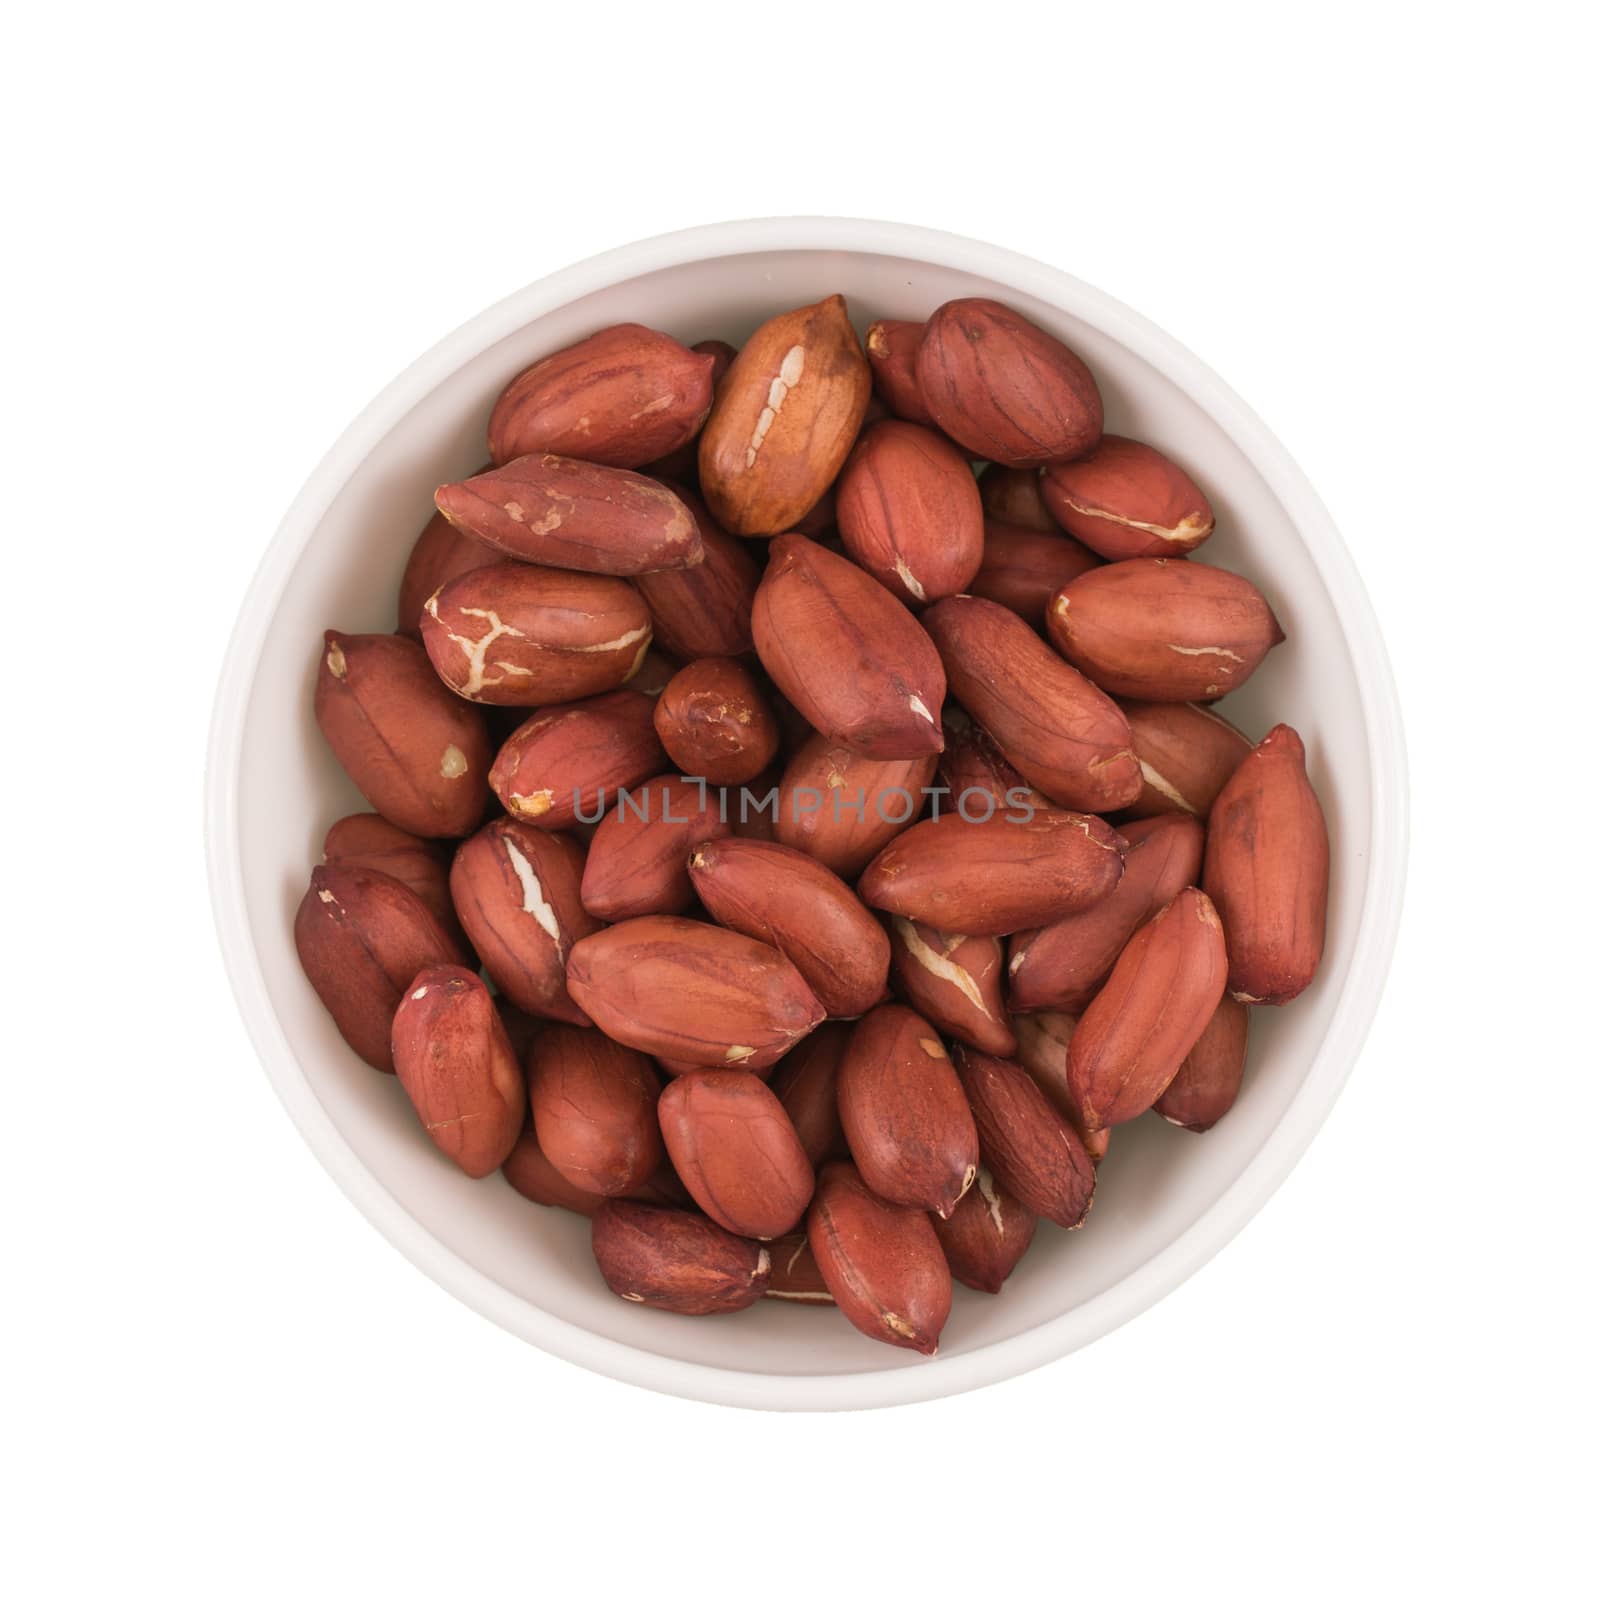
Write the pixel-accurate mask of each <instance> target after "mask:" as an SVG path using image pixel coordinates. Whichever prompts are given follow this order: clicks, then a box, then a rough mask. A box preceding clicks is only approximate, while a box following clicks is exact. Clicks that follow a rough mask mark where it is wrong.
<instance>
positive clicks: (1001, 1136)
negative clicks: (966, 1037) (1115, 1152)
mask: <svg viewBox="0 0 1600 1600" xmlns="http://www.w3.org/2000/svg"><path fill="white" fill-rule="evenodd" d="M956 1071H957V1073H958V1074H959V1075H960V1078H961V1087H962V1088H963V1089H965V1090H966V1092H967V1101H968V1103H969V1104H970V1105H971V1107H972V1120H973V1121H974V1122H975V1123H976V1124H977V1128H978V1147H979V1149H980V1150H981V1151H982V1159H983V1164H984V1165H985V1166H986V1167H988V1168H989V1170H990V1171H991V1172H993V1173H994V1175H995V1177H996V1178H997V1179H998V1180H999V1182H1000V1183H1001V1184H1002V1185H1003V1186H1004V1187H1005V1188H1006V1189H1007V1190H1008V1191H1009V1192H1010V1193H1011V1194H1012V1195H1013V1196H1014V1197H1015V1198H1016V1200H1017V1202H1018V1203H1019V1204H1020V1205H1022V1206H1024V1207H1026V1209H1028V1210H1029V1211H1033V1212H1036V1213H1037V1214H1038V1215H1039V1216H1041V1217H1047V1218H1049V1220H1050V1221H1051V1222H1054V1223H1056V1224H1057V1225H1058V1226H1060V1227H1063V1228H1076V1227H1079V1226H1081V1225H1082V1223H1083V1220H1084V1218H1085V1217H1086V1216H1088V1214H1089V1207H1090V1205H1091V1204H1092V1203H1093V1201H1094V1182H1095V1178H1094V1162H1093V1160H1092V1159H1091V1158H1090V1156H1089V1153H1088V1151H1087V1150H1085V1149H1084V1147H1083V1142H1082V1141H1081V1140H1080V1139H1079V1137H1078V1134H1077V1131H1076V1130H1075V1129H1074V1128H1073V1126H1072V1124H1071V1122H1069V1121H1068V1120H1067V1118H1066V1117H1065V1116H1064V1115H1063V1114H1062V1113H1061V1112H1060V1111H1059V1110H1058V1109H1057V1108H1056V1107H1055V1105H1053V1104H1052V1103H1051V1101H1050V1100H1049V1099H1048V1098H1047V1097H1046V1095H1045V1092H1044V1090H1042V1089H1041V1088H1040V1087H1039V1085H1038V1084H1037V1083H1035V1082H1034V1080H1033V1078H1032V1077H1031V1076H1029V1074H1028V1073H1027V1072H1025V1071H1024V1070H1023V1069H1022V1068H1021V1067H1020V1066H1017V1065H1016V1064H1015V1063H1014V1062H1010V1061H1001V1060H1000V1059H998V1057H995V1056H986V1055H982V1054H980V1053H978V1052H977V1051H971V1050H962V1051H959V1052H958V1053H957V1056H956Z"/></svg>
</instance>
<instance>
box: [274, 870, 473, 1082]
mask: <svg viewBox="0 0 1600 1600" xmlns="http://www.w3.org/2000/svg"><path fill="white" fill-rule="evenodd" d="M294 947H295V951H296V953H297V954H298V955H299V957H300V965H301V967H302V969H303V970H304V972H305V975H306V977H307V978H308V979H309V980H310V983H311V987H312V988H313V989H315V990H316V992H317V998H318V999H319V1000H321V1002H322V1003H323V1005H324V1006H326V1007H327V1009H328V1013H329V1015H330V1016H331V1017H332V1018H333V1020H334V1024H335V1026H336V1027H337V1028H338V1030H339V1032H340V1034H341V1035H342V1036H343V1038H344V1041H345V1043H346V1044H348V1045H349V1046H350V1048H351V1049H352V1050H354V1051H355V1053H356V1054H357V1055H358V1056H360V1057H361V1059H362V1060H363V1061H365V1062H366V1063H367V1065H368V1066H372V1067H376V1068H377V1069H378V1070H379V1071H380V1072H393V1071H394V1049H393V1044H392V1042H391V1039H390V1034H389V1026H390V1023H391V1022H392V1021H393V1019H394V1010H395V1007H396V1006H397V1005H399V1003H400V996H401V995H402V994H403V993H404V992H405V987H406V985H407V984H408V983H410V982H411V980H412V979H413V978H414V977H416V975H417V974H418V973H419V972H420V971H421V970H422V969H423V968H424V967H431V966H438V965H440V964H455V963H462V962H465V961H466V960H467V959H468V956H467V952H466V951H465V949H463V948H462V947H461V946H460V945H459V944H458V942H457V941H456V940H455V939H454V938H452V937H451V935H450V934H449V933H447V932H446V931H445V929H444V928H443V927H442V926H441V925H440V923H439V919H438V918H437V917H435V916H434V914H433V913H432V912H431V911H430V910H429V909H428V908H427V906H425V905H424V904H423V903H422V901H421V900H420V899H418V898H417V896H416V895H415V894H413V893H412V892H411V890H410V889H408V888H407V887H406V886H405V885H404V884H403V883H401V882H400V881H399V880H398V879H396V878H391V877H390V876H389V875H388V874H387V873H383V872H374V871H373V870H372V869H371V868H369V867H349V866H337V865H333V864H329V865H327V866H321V867H317V868H315V869H314V870H313V871H312V874H311V887H310V888H309V889H307V890H306V893H305V898H304V899H303V900H302V901H301V902H300V908H299V910H298V911H297V912H296V913H295V919H294Z"/></svg>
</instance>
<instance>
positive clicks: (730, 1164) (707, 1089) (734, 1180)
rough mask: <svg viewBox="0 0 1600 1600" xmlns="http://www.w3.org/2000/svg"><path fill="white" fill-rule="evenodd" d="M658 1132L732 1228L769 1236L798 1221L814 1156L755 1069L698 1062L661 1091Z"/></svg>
mask: <svg viewBox="0 0 1600 1600" xmlns="http://www.w3.org/2000/svg"><path fill="white" fill-rule="evenodd" d="M658 1110H659V1115H660V1119H661V1135H662V1138H663V1139H664V1140H665V1141H666V1146H667V1154H668V1156H669V1157H670V1158H671V1160H672V1166H673V1170H674V1171H675V1172H676V1173H677V1174H678V1176H679V1177H680V1178H681V1179H682V1180H683V1185H684V1187H685V1188H686V1189H687V1190H688V1191H689V1193H690V1194H691V1195H692V1196H693V1197H694V1202H695V1204H696V1205H698V1206H699V1207H700V1209H701V1210H702V1211H704V1212H705V1214H706V1215H707V1216H708V1217H710V1218H711V1220H712V1221H713V1222H715V1223H718V1224H719V1225H720V1226H722V1227H724V1228H726V1229H727V1230H728V1232H729V1233H738V1234H743V1235H745V1236H746V1237H747V1238H752V1239H774V1238H776V1237H777V1236H778V1235H779V1234H784V1233H790V1232H792V1231H793V1230H794V1229H795V1228H797V1227H798V1226H799V1225H800V1220H801V1218H802V1217H804V1216H805V1213H806V1207H807V1206H808V1205H810V1204H811V1195H812V1191H813V1189H814V1187H815V1180H814V1178H813V1176H812V1171H811V1162H810V1161H809V1160H808V1159H807V1157H806V1152H805V1149H804V1147H803V1146H802V1145H801V1143H800V1138H799V1135H798V1134H797V1133H796V1132H795V1130H794V1125H793V1123H791V1122H790V1121H789V1117H788V1114H787V1113H786V1112H785V1111H784V1109H783V1106H782V1105H781V1104H780V1103H779V1101H778V1097H777V1096H776V1095H775V1094H773V1092H772V1091H771V1090H770V1089H769V1088H768V1087H767V1086H766V1084H764V1083H763V1082H762V1081H761V1080H760V1078H758V1077H757V1076H756V1075H755V1073H753V1072H741V1071H738V1070H737V1069H732V1068H728V1067H701V1068H699V1069H698V1070H696V1071H694V1072H689V1073H685V1074H684V1076H683V1077H681V1078H674V1079H673V1080H672V1082H671V1083H669V1084H668V1085H667V1087H666V1088H665V1089H664V1090H663V1091H662V1093H661V1102H660V1106H659V1108H658Z"/></svg>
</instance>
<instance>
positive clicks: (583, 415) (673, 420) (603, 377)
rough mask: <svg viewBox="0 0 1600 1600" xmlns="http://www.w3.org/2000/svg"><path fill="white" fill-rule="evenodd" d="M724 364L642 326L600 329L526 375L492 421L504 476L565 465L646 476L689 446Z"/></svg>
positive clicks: (505, 394) (494, 449) (510, 388)
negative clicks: (543, 458) (514, 466)
mask: <svg viewBox="0 0 1600 1600" xmlns="http://www.w3.org/2000/svg"><path fill="white" fill-rule="evenodd" d="M716 370H717V358H716V356H715V355H714V354H712V353H710V352H703V351H700V350H689V349H686V348H685V347H684V346H683V345H681V344H679V343H678V341H677V340H676V339H674V338H671V337H670V336H669V335H667V334H664V333H658V332H657V331H656V330H655V329H654V328H646V327H643V326H641V325H640V324H639V323H637V322H621V323H617V324H616V325H615V326H614V327H610V328H602V329H601V330H600V332H599V333H595V334H591V335H590V336H589V337H588V338H587V339H582V340H580V341H579V342H578V343H577V344H573V345H568V346H567V347H566V348H565V349H563V350H557V351H556V352H555V353H554V354H553V355H548V356H546V357H544V359H543V360H541V361H536V362H534V364H533V365H532V366H531V367H527V368H525V369H524V370H523V371H522V372H519V373H518V374H517V376H516V377H514V378H513V379H512V380H511V382H510V383H508V384H507V385H506V387H505V389H504V390H503V391H502V393H501V395H500V398H499V399H498V400H496V401H495V404H494V410H493V411H492V412H491V413H490V416H489V454H490V455H491V456H492V457H493V459H494V461H495V464H496V465H497V466H504V465H505V464H506V463H507V462H508V461H511V460H513V459H515V458H516V457H518V456H527V455H536V454H538V455H543V454H553V455H563V456H574V457H577V458H578V459H580V460H583V461H594V462H598V463H599V464H600V465H602V466H607V467H642V466H645V465H647V464H648V463H650V462H652V461H659V460H660V459H661V458H662V457H663V456H668V455H671V454H672V452H673V451H674V450H678V449H681V448H682V447H683V446H685V445H687V444H688V443H689V442H690V441H691V440H693V438H694V437H695V435H696V434H697V433H698V432H699V431H700V427H701V424H702V423H703V422H704V421H705V419H706V416H707V413H709V411H710V410H711V393H712V383H713V380H714V377H715V373H716Z"/></svg>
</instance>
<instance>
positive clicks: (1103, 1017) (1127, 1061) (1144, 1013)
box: [1067, 889, 1228, 1128]
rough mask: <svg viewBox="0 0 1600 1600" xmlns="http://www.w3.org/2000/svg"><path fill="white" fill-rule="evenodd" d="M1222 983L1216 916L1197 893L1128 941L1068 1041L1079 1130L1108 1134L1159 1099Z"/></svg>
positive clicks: (1222, 948)
mask: <svg viewBox="0 0 1600 1600" xmlns="http://www.w3.org/2000/svg"><path fill="white" fill-rule="evenodd" d="M1227 976H1228V952H1227V948H1226V945H1225V943H1224V941H1223V936H1222V923H1221V921H1220V919H1219V918H1218V916H1217V913H1216V908H1215V907H1214V906H1213V905H1212V903H1211V901H1210V900H1209V899H1208V898H1207V897H1206V896H1205V895H1204V894H1203V893H1202V892H1201V891H1200V890H1199V889H1185V890H1184V891H1183V893H1182V894H1180V895H1179V896H1178V897H1177V899H1175V900H1174V901H1173V902H1172V904H1171V905H1169V906H1168V907H1167V908H1166V909H1165V910H1164V911H1161V912H1159V913H1157V915H1156V916H1155V917H1154V918H1153V919H1152V920H1151V921H1150V922H1147V923H1146V924H1145V925H1144V927H1142V928H1141V929H1140V930H1139V931H1138V932H1137V933H1136V934H1134V936H1133V938H1132V939H1130V940H1129V941H1128V944H1127V948H1126V949H1124V950H1123V952H1122V954H1121V955H1120V956H1118V957H1117V962H1116V965H1115V966H1114V967H1113V968H1112V969H1111V976H1110V977H1109V978H1107V979H1106V983H1105V987H1104V988H1103V989H1101V991H1100V992H1099V994H1097V995H1096V996H1095V997H1094V999H1093V1000H1092V1001H1090V1003H1089V1006H1088V1009H1087V1010H1086V1011H1085V1012H1084V1013H1083V1016H1082V1017H1081V1018H1080V1019H1079V1022H1078V1026H1077V1028H1076V1029H1075V1030H1074V1032H1073V1035H1072V1043H1071V1044H1070V1045H1069V1046H1068V1047H1067V1079H1068V1084H1069V1087H1070V1089H1071V1093H1072V1097H1073V1099H1074V1101H1076V1103H1077V1104H1078V1106H1079V1107H1080V1109H1081V1111H1082V1114H1083V1119H1084V1126H1085V1127H1088V1128H1110V1127H1114V1126H1115V1125H1116V1124H1117V1123H1119V1122H1127V1121H1129V1120H1130V1119H1131V1118H1133V1117H1137V1116H1139V1115H1140V1114H1141V1113H1142V1112H1145V1111H1148V1110H1149V1109H1150V1107H1151V1106H1153V1105H1154V1104H1155V1103H1156V1101H1157V1100H1158V1099H1160V1097H1161V1094H1162V1092H1163V1091H1164V1090H1165V1089H1166V1087H1167V1085H1168V1084H1169V1083H1171V1082H1172V1080H1173V1078H1174V1077H1175V1076H1176V1075H1177V1071H1178V1068H1179V1067H1180V1066H1182V1065H1183V1059H1184V1057H1185V1056H1187V1055H1188V1054H1189V1052H1190V1051H1191V1050H1192V1049H1193V1048H1194V1047H1195V1044H1196V1042H1197V1041H1198V1040H1199V1038H1200V1035H1201V1034H1202V1033H1203V1032H1204V1031H1205V1026H1206V1024H1207V1023H1208V1022H1209V1021H1210V1020H1211V1014H1212V1013H1213V1012H1214V1011H1215V1010H1216V1009H1217V1003H1218V1001H1220V1000H1221V999H1222V995H1223V991H1224V988H1225V986H1226V982H1227Z"/></svg>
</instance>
